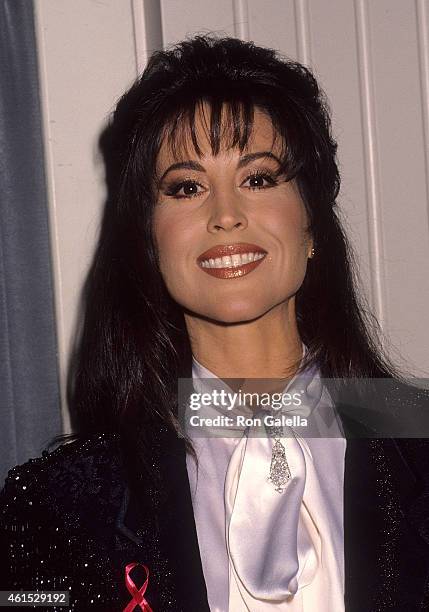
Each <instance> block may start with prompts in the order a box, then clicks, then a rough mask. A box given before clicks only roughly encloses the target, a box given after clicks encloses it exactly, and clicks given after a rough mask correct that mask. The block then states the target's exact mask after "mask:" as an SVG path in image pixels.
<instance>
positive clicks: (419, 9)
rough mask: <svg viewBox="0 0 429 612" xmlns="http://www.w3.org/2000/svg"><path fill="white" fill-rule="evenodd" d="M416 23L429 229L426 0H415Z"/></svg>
mask: <svg viewBox="0 0 429 612" xmlns="http://www.w3.org/2000/svg"><path fill="white" fill-rule="evenodd" d="M416 23H417V41H418V49H419V75H420V91H421V97H422V105H421V107H422V121H423V135H424V156H425V168H426V176H425V178H426V202H427V212H428V230H429V32H428V23H429V15H428V7H427V2H426V0H416Z"/></svg>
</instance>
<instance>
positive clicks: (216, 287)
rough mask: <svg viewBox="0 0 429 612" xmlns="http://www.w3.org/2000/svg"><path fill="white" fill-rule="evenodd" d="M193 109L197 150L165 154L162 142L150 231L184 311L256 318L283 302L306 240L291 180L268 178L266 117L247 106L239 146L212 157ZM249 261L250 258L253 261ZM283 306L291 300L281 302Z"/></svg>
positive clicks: (294, 287)
mask: <svg viewBox="0 0 429 612" xmlns="http://www.w3.org/2000/svg"><path fill="white" fill-rule="evenodd" d="M208 112H209V111H208V110H207V107H205V112H204V115H203V114H201V112H198V113H196V131H197V137H198V143H199V144H200V147H201V151H202V157H198V156H197V154H196V153H195V150H194V148H193V147H192V145H191V144H190V143H189V142H187V143H186V145H187V146H186V149H187V150H188V151H193V154H192V155H187V154H183V156H181V157H180V158H179V159H177V158H174V157H173V155H172V152H171V150H170V147H169V146H167V144H166V141H165V140H164V142H163V144H162V146H161V149H160V152H159V155H158V160H157V176H158V178H160V179H161V181H160V185H159V193H158V198H157V204H156V206H155V212H154V231H155V238H156V241H157V246H158V250H159V258H160V266H161V273H162V275H163V278H164V281H165V283H166V286H167V288H168V291H169V293H170V295H171V296H172V297H173V298H174V299H175V300H176V302H178V303H179V304H180V305H181V306H183V307H184V308H186V309H188V311H191V312H192V313H194V314H196V315H199V316H203V317H208V318H209V319H212V320H215V321H218V322H223V323H237V322H240V321H243V322H244V321H250V320H252V319H256V318H258V317H260V316H262V315H264V314H265V313H267V312H268V311H270V310H272V309H273V308H275V307H276V306H279V305H286V306H288V304H289V302H290V301H291V300H293V301H294V299H295V298H294V296H295V293H296V292H297V291H298V289H299V287H300V286H301V284H302V282H303V279H304V276H305V272H306V266H307V258H308V256H309V254H310V249H311V247H312V241H311V237H310V236H309V235H308V233H307V231H306V228H307V223H308V220H307V214H306V210H305V206H304V203H303V201H302V199H301V197H300V195H299V192H298V189H297V186H296V185H295V182H294V181H290V182H285V181H284V178H283V177H282V176H277V174H276V173H277V171H278V169H279V162H278V161H277V160H276V155H277V156H278V155H279V150H280V143H279V144H278V147H277V146H276V144H275V143H274V145H273V140H274V128H273V126H272V123H271V121H270V119H269V118H268V117H267V116H266V115H265V114H264V113H263V112H262V111H260V110H258V109H256V110H255V117H254V128H253V132H252V135H251V138H250V140H249V142H248V146H247V149H245V150H244V151H243V153H242V154H240V151H239V150H238V149H230V150H228V151H222V150H221V151H220V152H219V154H218V155H216V156H213V155H212V153H211V148H210V144H209V141H208V138H207V135H206V134H207V128H206V127H205V126H206V122H205V119H204V116H207V113H208ZM252 260H253V261H252ZM289 305H290V304H289Z"/></svg>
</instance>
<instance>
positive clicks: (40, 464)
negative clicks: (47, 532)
mask: <svg viewBox="0 0 429 612" xmlns="http://www.w3.org/2000/svg"><path fill="white" fill-rule="evenodd" d="M123 488H124V477H123V473H122V465H121V459H120V452H119V443H118V440H117V438H116V436H114V435H107V434H102V435H94V436H89V437H87V438H83V439H78V440H75V441H73V442H69V443H67V444H63V445H61V446H59V447H58V448H56V449H55V450H54V451H52V452H47V451H45V452H44V453H43V454H42V456H41V457H38V458H36V459H30V460H29V461H27V462H26V463H24V464H22V465H18V466H16V467H14V468H12V469H11V470H9V473H8V476H7V478H6V481H5V485H4V488H3V490H2V491H1V493H0V521H1V522H8V521H10V520H14V521H17V520H19V517H21V519H24V518H25V516H26V515H28V514H31V515H32V517H34V516H35V515H37V514H39V516H40V518H41V519H43V513H44V512H45V510H46V508H49V514H50V515H52V513H55V512H57V513H58V514H61V515H64V513H70V514H72V513H73V510H75V509H76V508H82V507H83V506H86V507H90V506H91V503H93V502H95V501H97V504H98V507H100V503H101V502H102V500H103V499H104V498H106V499H108V500H109V503H112V504H115V500H116V498H118V499H119V498H120V496H121V493H122V490H123ZM118 503H119V501H118Z"/></svg>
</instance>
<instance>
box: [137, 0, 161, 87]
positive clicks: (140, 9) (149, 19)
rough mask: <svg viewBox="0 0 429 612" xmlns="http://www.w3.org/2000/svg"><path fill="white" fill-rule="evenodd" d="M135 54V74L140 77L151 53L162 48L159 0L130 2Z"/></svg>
mask: <svg viewBox="0 0 429 612" xmlns="http://www.w3.org/2000/svg"><path fill="white" fill-rule="evenodd" d="M131 13H132V17H133V26H134V44H135V53H136V74H137V75H140V74H141V73H142V72H143V70H144V69H145V66H146V64H147V61H148V59H149V57H150V56H151V55H152V53H153V51H155V50H158V49H162V48H163V36H162V16H161V3H160V0H131Z"/></svg>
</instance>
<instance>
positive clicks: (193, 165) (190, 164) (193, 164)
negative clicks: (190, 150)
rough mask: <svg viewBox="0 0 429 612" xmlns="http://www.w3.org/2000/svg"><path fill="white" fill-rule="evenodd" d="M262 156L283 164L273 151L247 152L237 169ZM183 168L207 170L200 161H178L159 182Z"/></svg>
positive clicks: (241, 158)
mask: <svg viewBox="0 0 429 612" xmlns="http://www.w3.org/2000/svg"><path fill="white" fill-rule="evenodd" d="M262 157H263V158H267V157H268V158H271V159H274V160H275V161H276V162H277V163H278V164H279V165H281V162H280V160H279V158H278V157H277V156H276V155H274V153H272V152H271V151H258V152H257V153H247V154H246V155H243V156H242V157H240V159H239V161H238V164H237V169H240V168H243V167H244V166H247V164H250V162H252V161H254V160H255V159H260V158H262ZM182 169H185V170H196V171H198V172H205V168H204V166H202V165H201V164H200V163H199V162H197V161H194V160H191V159H188V160H186V161H182V162H177V163H175V164H172V165H171V166H169V167H168V168H167V170H166V171H165V172H164V174H163V175H162V176H161V178H160V179H159V183H162V181H163V180H164V179H165V177H166V176H167V174H168V173H169V172H172V171H173V170H182Z"/></svg>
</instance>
